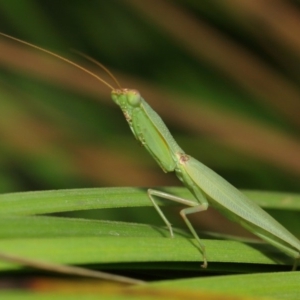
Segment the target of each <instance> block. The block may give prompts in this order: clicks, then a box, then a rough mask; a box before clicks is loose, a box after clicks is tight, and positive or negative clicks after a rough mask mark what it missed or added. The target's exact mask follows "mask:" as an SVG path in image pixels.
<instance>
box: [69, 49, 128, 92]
mask: <svg viewBox="0 0 300 300" xmlns="http://www.w3.org/2000/svg"><path fill="white" fill-rule="evenodd" d="M72 51H73V52H74V53H77V54H78V55H80V56H82V57H84V58H85V59H87V60H89V61H91V62H92V63H94V64H95V65H97V66H98V67H100V68H101V69H103V70H104V71H105V72H106V73H107V74H108V75H109V77H110V78H111V79H112V80H113V81H114V82H115V83H116V84H117V86H118V87H119V88H120V89H121V90H122V87H121V85H120V83H119V81H118V80H117V78H116V77H115V76H114V75H113V74H112V72H110V71H109V70H108V69H107V68H106V67H105V66H104V65H102V64H101V63H100V62H99V61H97V60H95V59H94V58H92V57H90V56H88V55H86V54H84V53H82V52H80V51H78V50H75V49H72Z"/></svg>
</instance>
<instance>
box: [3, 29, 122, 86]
mask: <svg viewBox="0 0 300 300" xmlns="http://www.w3.org/2000/svg"><path fill="white" fill-rule="evenodd" d="M0 35H3V36H5V37H7V38H10V39H12V40H15V41H17V42H20V43H21V44H24V45H27V46H29V47H32V48H35V49H37V50H40V51H42V52H44V53H47V54H50V55H52V56H54V57H56V58H58V59H60V60H63V61H65V62H67V63H68V64H70V65H73V66H74V67H76V68H78V69H80V70H82V71H83V72H85V73H87V74H89V75H90V76H92V77H94V78H96V79H97V80H98V81H100V82H102V83H103V84H104V85H106V86H107V87H109V88H110V89H111V90H115V88H114V87H113V86H112V85H110V84H108V83H107V82H106V81H105V80H103V79H102V78H100V77H99V76H97V75H96V74H94V73H93V72H91V71H89V70H87V69H86V68H84V67H82V66H80V65H78V64H76V63H74V62H73V61H71V60H69V59H67V58H64V57H63V56H60V55H58V54H56V53H54V52H51V51H49V50H46V49H44V48H42V47H39V46H36V45H34V44H31V43H28V42H25V41H23V40H20V39H17V38H15V37H12V36H10V35H8V34H5V33H2V32H0ZM78 53H80V52H78ZM80 55H82V56H83V57H85V58H87V59H88V60H90V61H92V62H94V63H95V64H97V65H98V66H100V67H101V68H102V69H103V70H104V71H106V73H107V74H108V75H109V76H110V77H111V78H112V79H113V80H114V82H116V83H117V85H118V86H119V87H120V84H119V83H118V81H117V80H116V78H115V77H114V76H113V75H112V73H111V72H110V71H109V70H108V69H107V68H106V67H104V66H103V65H102V64H100V63H99V62H97V61H96V60H94V59H92V58H90V57H89V56H87V55H84V54H81V53H80Z"/></svg>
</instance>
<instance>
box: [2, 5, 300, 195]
mask: <svg viewBox="0 0 300 300" xmlns="http://www.w3.org/2000/svg"><path fill="white" fill-rule="evenodd" d="M0 31H1V32H3V33H6V34H9V35H12V36H14V37H16V38H20V39H23V40H25V41H27V42H30V43H33V44H36V45H38V46H41V47H43V48H46V49H48V50H51V51H53V52H55V53H58V54H61V55H63V56H64V57H67V58H69V59H71V60H73V61H76V62H77V63H79V64H80V65H82V66H84V67H86V68H87V69H89V70H91V71H92V72H96V73H97V74H98V75H99V76H101V77H103V78H104V79H105V80H107V81H108V82H109V83H110V84H112V85H114V83H113V82H112V80H111V79H110V78H109V77H108V76H107V75H106V74H104V72H103V71H102V70H99V68H98V67H97V66H95V65H93V64H91V63H90V62H87V61H86V60H85V59H83V58H82V57H80V56H78V55H77V54H75V53H74V52H72V50H71V49H76V50H79V51H81V52H83V53H85V54H87V55H89V56H91V57H93V58H94V59H96V60H98V61H99V62H101V63H103V64H104V65H105V66H107V67H108V68H109V69H110V70H111V71H112V72H113V74H114V75H115V76H116V77H117V78H118V80H119V81H120V83H121V85H122V87H128V88H135V89H138V90H139V91H140V92H141V94H142V95H143V96H144V98H145V99H146V101H148V103H149V104H150V105H151V106H152V107H153V108H154V109H155V110H156V111H157V112H158V113H159V114H160V115H161V116H162V118H163V119H164V120H165V122H166V124H167V126H168V127H169V128H170V130H171V132H172V133H173V135H174V137H175V139H176V140H177V141H178V143H179V144H180V145H181V147H182V148H183V149H184V150H185V151H186V152H187V153H188V154H191V155H192V156H194V157H195V158H197V159H199V160H200V161H201V162H203V163H205V164H206V165H208V166H209V167H210V168H212V169H214V170H215V171H217V172H218V173H219V174H221V175H222V176H223V177H225V178H226V179H227V180H228V181H230V182H231V183H233V184H234V185H235V186H236V187H238V188H247V189H261V190H275V191H290V192H300V185H299V181H300V139H299V128H300V116H299V113H300V85H299V82H300V72H299V70H300V68H299V67H300V55H299V53H300V51H299V50H300V35H299V32H300V6H299V2H298V1H284V0H273V1H248V0H238V1H235V0H227V1H217V0H206V1H192V0H188V1H187V0H185V1H183V0H181V1H180V0H177V1H167V0H143V1H140V0H126V1H125V0H123V1H121V0H120V1H116V0H110V1H104V0H91V1H82V0H74V1H53V0H51V1H50V0H43V1H37V0H26V1H16V0H11V1H0ZM0 114H1V115H0V138H1V144H0V192H1V193H5V192H13V191H27V190H45V189H60V188H80V187H102V186H145V187H146V186H157V185H160V186H164V185H180V183H179V181H178V180H177V179H176V178H175V176H174V174H164V173H163V172H162V171H161V170H160V168H159V167H158V166H157V165H156V163H155V162H154V160H153V159H152V158H151V157H150V155H149V154H148V153H146V151H145V150H144V149H142V148H141V147H140V145H139V144H138V143H137V142H136V141H135V140H134V138H133V136H132V134H131V132H130V130H129V128H128V126H127V123H126V121H125V120H124V117H123V115H122V113H121V111H120V110H119V108H118V107H117V106H116V105H115V104H114V103H113V102H112V100H111V99H110V90H109V89H108V88H107V87H105V86H103V85H102V84H101V83H99V82H97V81H96V80H95V79H94V78H92V77H90V76H89V75H87V74H85V73H83V72H81V71H79V70H77V69H76V68H74V67H72V66H70V65H68V64H66V63H64V62H62V61H59V60H58V59H56V58H53V57H50V56H48V55H46V54H44V53H42V52H39V51H37V50H34V49H31V48H29V47H28V46H24V45H22V44H20V43H17V42H15V41H12V40H9V39H7V38H5V37H0Z"/></svg>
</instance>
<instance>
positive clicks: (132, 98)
mask: <svg viewBox="0 0 300 300" xmlns="http://www.w3.org/2000/svg"><path fill="white" fill-rule="evenodd" d="M127 100H128V103H129V104H130V105H132V106H139V105H140V103H141V102H142V97H141V95H140V93H139V92H138V91H137V90H130V91H128V93H127Z"/></svg>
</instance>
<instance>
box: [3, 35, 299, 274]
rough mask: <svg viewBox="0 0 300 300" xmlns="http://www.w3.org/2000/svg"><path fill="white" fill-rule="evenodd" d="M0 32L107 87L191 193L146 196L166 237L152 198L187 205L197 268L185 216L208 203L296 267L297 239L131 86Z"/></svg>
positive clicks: (149, 147) (145, 140)
mask: <svg viewBox="0 0 300 300" xmlns="http://www.w3.org/2000/svg"><path fill="white" fill-rule="evenodd" d="M0 34H1V35H3V36H5V37H8V38H10V39H13V40H15V41H18V42H21V43H23V44H26V45H28V46H31V47H33V48H36V49H38V50H41V51H43V52H46V53H48V54H50V55H53V56H55V57H57V58H59V59H61V60H64V61H65V62H67V63H69V64H72V65H73V66H75V67H77V68H79V69H81V70H83V71H84V72H86V73H88V74H89V75H91V76H93V77H95V78H96V79H97V80H99V81H100V82H101V83H103V84H105V85H106V86H108V87H109V88H110V89H111V97H112V99H113V101H114V102H115V103H116V104H117V105H118V106H119V107H120V108H121V110H122V112H123V114H124V116H125V119H126V121H127V123H128V124H129V127H130V129H131V131H132V133H133V135H134V136H135V138H136V139H137V140H138V141H139V142H140V143H141V144H142V145H143V146H144V147H145V148H146V150H147V151H148V152H149V153H150V155H151V156H152V157H153V158H154V159H155V161H156V162H157V163H158V165H159V166H160V167H161V168H162V170H163V171H164V172H175V174H176V176H177V177H178V179H179V180H180V181H181V182H182V183H183V184H184V185H185V186H186V188H187V189H188V190H189V191H190V192H191V193H192V194H193V196H194V197H195V199H194V200H190V199H184V198H180V197H177V196H176V195H171V194H168V193H164V192H162V191H158V190H154V189H149V190H148V196H149V199H150V201H151V202H152V204H153V206H154V208H155V209H156V211H157V212H158V214H159V215H160V217H161V218H162V220H163V222H164V223H165V224H166V226H167V227H168V229H169V232H170V236H171V237H173V236H174V235H173V230H172V226H171V224H170V222H169V221H168V220H167V218H166V217H165V215H164V213H163V212H162V210H161V209H160V207H159V206H158V204H157V203H156V201H155V199H156V198H157V197H158V198H163V199H167V200H171V201H175V202H178V203H180V204H183V205H186V206H188V207H187V208H184V209H182V210H181V211H180V215H181V217H182V218H183V220H184V222H185V223H186V225H187V227H188V228H189V230H190V232H191V233H192V235H193V236H194V238H195V239H196V240H197V242H198V245H199V247H200V250H201V253H202V257H203V264H202V267H203V268H206V267H207V258H206V248H205V245H204V244H203V243H202V242H201V239H200V238H199V236H198V234H197V233H196V231H195V229H194V228H193V226H192V224H191V222H190V221H189V219H188V215H190V214H193V213H197V212H202V211H206V210H207V209H208V206H209V205H211V206H212V207H214V208H216V209H217V210H219V211H220V212H221V213H222V214H224V215H225V216H226V217H227V218H228V219H230V220H232V221H235V222H237V223H239V224H240V225H242V226H243V227H244V228H245V229H247V230H249V231H250V232H252V233H253V234H255V235H257V236H258V237H260V238H261V239H263V240H264V241H266V242H268V243H270V244H271V245H273V246H275V247H277V248H278V249H279V250H281V251H282V252H284V253H286V254H287V255H288V256H290V257H292V258H294V260H295V261H294V265H293V270H296V269H297V264H298V261H299V259H300V241H299V240H298V239H297V238H296V237H295V236H294V235H293V234H291V233H290V232H289V231H288V230H287V229H286V228H284V227H283V226H282V225H281V224H280V223H278V222H277V221H276V220H275V219H274V218H273V217H271V216H270V215H269V214H268V213H267V212H265V211H264V210H263V209H262V208H260V207H259V206H258V205H257V204H255V203H254V202H252V201H251V200H250V199H249V198H247V197H246V196H245V195H244V194H243V193H241V192H240V191H239V190H238V189H236V188H235V187H234V186H232V185H231V184H230V183H229V182H227V181H226V180H225V179H224V178H222V177H221V176H219V175H218V174H217V173H215V172H214V171H213V170H211V169H210V168H208V167H207V166H205V165H204V164H202V163H201V162H199V161H198V160H196V159H195V158H193V157H191V156H190V155H188V154H186V153H185V152H184V151H183V150H182V149H181V148H180V146H179V145H178V144H177V143H176V141H175V139H174V138H173V136H172V135H171V133H170V131H169V130H168V128H167V126H166V125H165V123H164V122H163V120H162V119H161V118H160V116H159V115H158V114H157V113H156V112H155V111H154V110H153V109H152V108H151V107H150V105H149V104H148V103H147V102H146V101H145V100H144V99H143V98H142V96H141V95H140V93H139V92H138V91H137V90H134V89H124V88H121V86H120V84H119V83H118V81H117V80H116V79H115V78H114V76H113V75H112V74H111V73H110V72H109V71H108V70H107V69H106V68H105V67H103V66H102V65H101V64H100V63H98V62H96V61H94V60H93V59H92V58H90V57H88V56H86V55H83V56H85V57H86V58H87V59H89V60H91V61H93V62H95V63H96V64H98V65H100V66H101V67H102V68H103V69H104V70H105V71H106V72H107V73H108V74H109V75H110V76H111V77H112V78H113V80H114V81H115V83H116V84H117V86H118V88H114V87H113V86H111V85H110V84H108V83H107V82H105V81H104V80H103V79H102V78H100V77H98V76H97V75H95V74H94V73H92V72H90V71H88V70H86V69H85V68H83V67H81V66H79V65H77V64H76V63H74V62H72V61H70V60H68V59H66V58H64V57H61V56H59V55H57V54H55V53H52V52H50V51H48V50H45V49H43V48H40V47H38V46H35V45H32V44H30V43H27V42H25V41H22V40H19V39H16V38H14V37H11V36H8V35H6V34H3V33H0Z"/></svg>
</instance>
